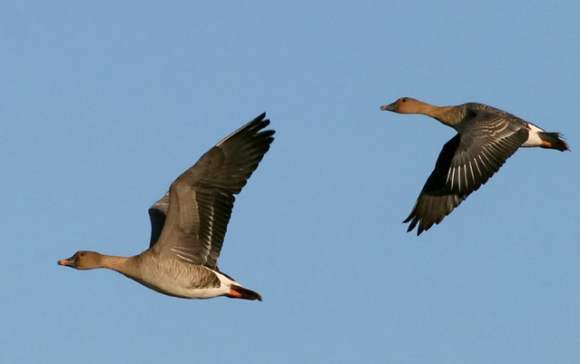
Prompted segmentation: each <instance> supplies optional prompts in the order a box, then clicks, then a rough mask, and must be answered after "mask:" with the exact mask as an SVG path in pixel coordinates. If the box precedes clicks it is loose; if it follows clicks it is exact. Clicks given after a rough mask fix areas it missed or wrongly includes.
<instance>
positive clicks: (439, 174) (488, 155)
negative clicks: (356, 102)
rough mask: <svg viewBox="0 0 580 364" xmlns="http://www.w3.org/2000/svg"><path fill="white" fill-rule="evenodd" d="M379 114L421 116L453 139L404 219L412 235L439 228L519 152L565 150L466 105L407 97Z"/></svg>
mask: <svg viewBox="0 0 580 364" xmlns="http://www.w3.org/2000/svg"><path fill="white" fill-rule="evenodd" d="M381 110H384V111H392V112H396V113H400V114H423V115H427V116H430V117H432V118H434V119H436V120H438V121H439V122H441V123H443V124H445V125H447V126H449V127H451V128H453V129H455V130H456V131H457V134H456V135H455V136H454V137H453V138H451V140H449V141H448V142H447V143H446V144H445V145H444V146H443V149H442V150H441V152H440V154H439V157H438V159H437V162H436V163H435V168H434V170H433V172H431V175H430V176H429V178H428V179H427V181H426V183H425V185H424V186H423V189H422V190H421V193H420V194H419V197H418V198H417V202H416V204H415V206H414V207H413V210H412V211H411V213H410V214H409V216H408V217H407V219H405V221H404V222H405V223H409V227H408V230H407V231H411V230H413V229H414V228H415V227H417V235H419V234H421V233H422V232H423V231H426V230H428V229H429V228H431V226H433V225H434V224H438V223H440V222H441V221H442V220H443V219H444V218H445V216H447V215H448V214H450V213H451V211H453V209H455V208H456V207H457V206H458V205H459V204H460V203H461V202H462V201H463V200H464V199H465V198H467V196H468V195H469V194H471V193H472V192H474V191H476V190H477V189H479V187H481V185H483V184H485V183H486V182H487V180H488V179H489V178H491V176H493V174H494V173H495V172H497V171H498V170H499V168H500V167H501V166H502V165H503V164H504V163H505V161H506V160H507V159H508V158H509V157H510V156H511V155H513V154H514V153H515V152H516V151H517V150H518V148H520V147H540V148H548V149H556V150H560V151H564V150H569V148H568V144H567V143H566V142H565V141H564V140H562V138H561V137H560V133H556V132H547V131H545V130H543V129H542V128H540V127H538V126H536V125H534V124H532V123H530V122H527V121H525V120H523V119H521V118H519V117H517V116H514V115H512V114H510V113H507V112H505V111H503V110H500V109H496V108H494V107H491V106H488V105H484V104H479V103H466V104H461V105H456V106H435V105H430V104H428V103H426V102H422V101H419V100H416V99H413V98H410V97H403V98H400V99H398V100H397V101H395V102H393V103H391V104H388V105H384V106H382V107H381Z"/></svg>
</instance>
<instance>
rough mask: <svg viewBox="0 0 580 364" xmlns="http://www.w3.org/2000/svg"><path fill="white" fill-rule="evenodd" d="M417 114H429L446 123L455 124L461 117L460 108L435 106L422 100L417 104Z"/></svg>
mask: <svg viewBox="0 0 580 364" xmlns="http://www.w3.org/2000/svg"><path fill="white" fill-rule="evenodd" d="M417 114H423V115H427V116H430V117H432V118H434V119H437V120H439V121H440V122H442V123H443V124H447V125H455V124H457V123H459V122H460V121H461V120H462V118H463V112H462V110H461V109H460V108H458V107H456V106H435V105H431V104H427V103H424V102H421V103H420V104H418V105H417Z"/></svg>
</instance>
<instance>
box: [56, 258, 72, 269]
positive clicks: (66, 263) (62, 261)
mask: <svg viewBox="0 0 580 364" xmlns="http://www.w3.org/2000/svg"><path fill="white" fill-rule="evenodd" d="M57 263H58V265H64V266H67V267H72V265H73V260H72V259H71V258H68V259H60V260H59V261H58V262H57Z"/></svg>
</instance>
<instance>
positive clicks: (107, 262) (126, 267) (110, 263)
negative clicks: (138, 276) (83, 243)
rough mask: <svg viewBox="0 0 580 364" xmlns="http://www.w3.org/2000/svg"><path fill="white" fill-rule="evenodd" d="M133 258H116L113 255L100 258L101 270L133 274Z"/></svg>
mask: <svg viewBox="0 0 580 364" xmlns="http://www.w3.org/2000/svg"><path fill="white" fill-rule="evenodd" d="M133 260H134V257H117V256H113V255H102V256H101V262H100V263H101V264H100V266H101V268H107V269H112V270H114V271H117V272H119V273H123V274H127V275H132V273H134V268H135V267H134V265H135V264H134V263H135V262H134V261H133Z"/></svg>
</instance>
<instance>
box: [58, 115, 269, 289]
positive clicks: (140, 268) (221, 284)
mask: <svg viewBox="0 0 580 364" xmlns="http://www.w3.org/2000/svg"><path fill="white" fill-rule="evenodd" d="M269 123H270V121H269V120H268V119H266V115H265V114H261V115H259V116H258V117H256V118H255V119H254V120H252V121H250V122H249V123H247V124H246V125H244V126H242V127H241V128H240V129H238V130H236V131H235V132H233V133H232V134H230V135H229V136H227V137H226V138H224V139H223V140H222V141H220V142H219V143H217V144H216V145H215V146H214V147H212V148H211V149H210V150H209V151H208V152H206V153H205V154H204V155H203V156H202V157H201V158H200V159H199V160H198V161H197V163H196V164H195V165H194V166H193V167H191V168H189V169H187V170H186V171H185V172H183V173H182V174H181V175H180V176H179V177H177V179H176V180H175V181H174V182H173V183H172V184H171V187H170V188H169V192H168V193H166V194H165V195H164V196H163V197H162V198H161V199H160V200H159V201H157V202H156V203H155V204H154V205H153V206H152V207H151V208H150V209H149V216H150V219H151V239H150V244H149V249H147V250H145V251H144V252H142V253H141V254H138V255H135V256H132V257H113V256H108V255H103V254H99V253H96V252H89V251H79V252H77V253H75V254H74V255H73V256H72V257H70V258H68V259H61V260H59V262H58V263H59V264H60V265H65V266H69V267H73V268H76V269H94V268H107V269H112V270H115V271H117V272H120V273H122V274H124V275H126V276H127V277H129V278H131V279H134V280H135V281H137V282H139V283H141V284H143V285H145V286H147V287H149V288H151V289H154V290H156V291H158V292H161V293H164V294H167V295H170V296H175V297H182V298H210V297H215V296H227V297H232V298H243V299H249V300H256V299H257V300H261V296H260V295H259V294H258V293H257V292H254V291H251V290H249V289H247V288H243V287H242V286H241V285H240V284H239V283H238V282H236V281H235V280H234V279H232V278H231V277H229V276H227V275H226V274H225V273H222V272H221V271H220V270H219V268H218V266H217V261H218V258H219V255H220V251H221V248H222V245H223V240H224V237H225V234H226V230H227V225H228V222H229V220H230V216H231V213H232V208H233V205H234V200H235V197H234V195H236V194H238V193H239V192H240V191H241V190H242V187H244V185H245V184H246V182H247V181H248V179H249V178H250V176H251V175H252V173H253V172H254V170H255V169H256V168H257V167H258V164H259V163H260V161H261V160H262V158H263V157H264V154H265V153H266V152H267V151H268V149H269V148H270V144H271V143H272V141H273V140H274V137H273V135H274V131H273V130H264V128H266V127H267V126H268V125H269Z"/></svg>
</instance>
